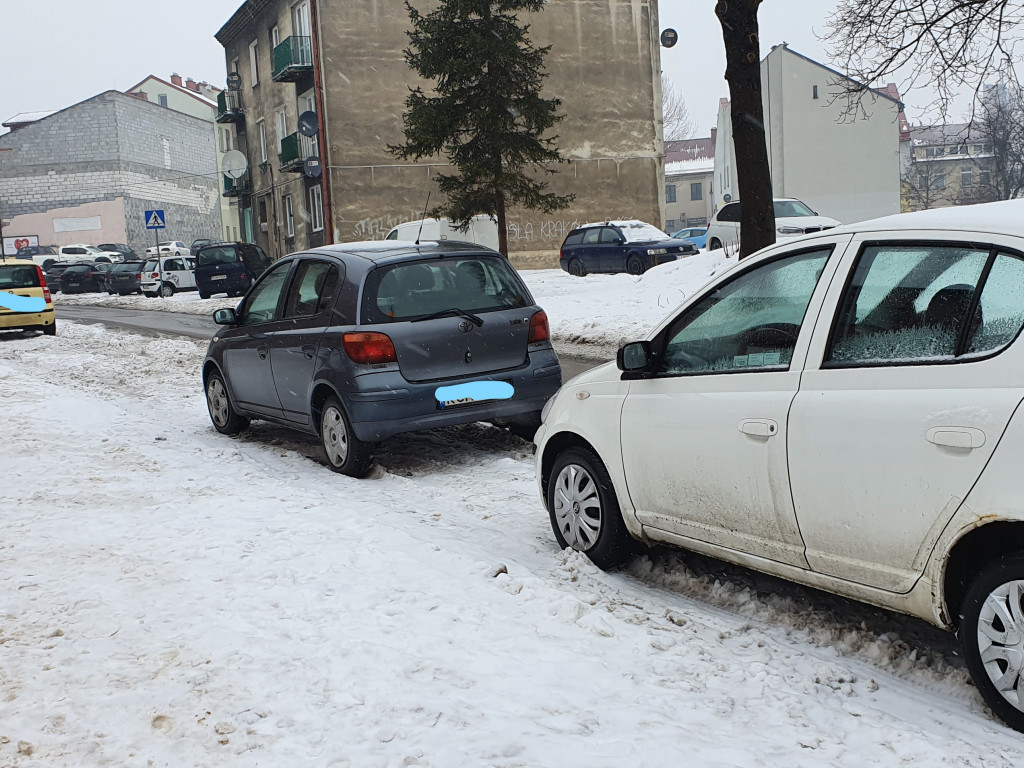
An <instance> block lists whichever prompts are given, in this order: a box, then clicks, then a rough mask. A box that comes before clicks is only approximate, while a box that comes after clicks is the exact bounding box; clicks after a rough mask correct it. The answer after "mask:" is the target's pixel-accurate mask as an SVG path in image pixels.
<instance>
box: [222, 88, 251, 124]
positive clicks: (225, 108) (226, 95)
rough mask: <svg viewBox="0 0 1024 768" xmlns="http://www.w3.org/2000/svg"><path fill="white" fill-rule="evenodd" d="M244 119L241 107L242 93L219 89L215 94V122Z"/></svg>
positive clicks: (239, 121) (231, 121)
mask: <svg viewBox="0 0 1024 768" xmlns="http://www.w3.org/2000/svg"><path fill="white" fill-rule="evenodd" d="M244 120H245V112H244V110H243V109H242V94H241V93H239V92H238V91H221V92H220V93H218V94H217V122H218V123H241V122H243V121H244Z"/></svg>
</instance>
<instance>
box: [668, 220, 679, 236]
mask: <svg viewBox="0 0 1024 768" xmlns="http://www.w3.org/2000/svg"><path fill="white" fill-rule="evenodd" d="M677 229H678V227H677V226H676V220H675V219H669V220H668V221H666V222H665V231H666V232H668V233H669V234H670V235H671V234H672V233H673V232H675V231H676V230H677Z"/></svg>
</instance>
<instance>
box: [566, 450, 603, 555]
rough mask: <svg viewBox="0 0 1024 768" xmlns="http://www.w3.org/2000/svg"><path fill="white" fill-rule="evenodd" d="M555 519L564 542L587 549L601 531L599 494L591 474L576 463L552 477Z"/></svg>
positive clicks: (580, 548) (579, 548)
mask: <svg viewBox="0 0 1024 768" xmlns="http://www.w3.org/2000/svg"><path fill="white" fill-rule="evenodd" d="M555 521H556V522H557V523H558V530H559V532H560V533H561V534H562V538H563V539H565V543H566V544H568V545H569V546H570V547H572V548H573V549H577V550H579V551H581V552H586V551H587V550H588V549H590V548H591V547H592V546H594V544H595V543H596V542H597V537H598V536H599V535H600V534H601V497H600V496H598V494H597V484H596V483H594V479H593V478H592V477H591V476H590V473H589V472H587V470H586V469H584V468H583V467H581V466H580V465H579V464H569V465H567V466H565V467H563V468H562V471H561V472H559V473H558V477H557V478H555Z"/></svg>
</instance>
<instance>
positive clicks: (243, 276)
mask: <svg viewBox="0 0 1024 768" xmlns="http://www.w3.org/2000/svg"><path fill="white" fill-rule="evenodd" d="M241 279H242V280H245V272H243V273H242V277H241Z"/></svg>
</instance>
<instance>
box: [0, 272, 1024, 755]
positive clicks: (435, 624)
mask: <svg viewBox="0 0 1024 768" xmlns="http://www.w3.org/2000/svg"><path fill="white" fill-rule="evenodd" d="M698 258H703V257H698ZM690 262H692V263H690ZM708 262H710V258H709V259H708ZM699 263H700V262H699V261H698V259H691V260H688V261H687V262H682V263H680V264H678V265H673V267H674V268H675V269H682V268H683V267H686V268H692V269H695V270H696V267H697V266H698V264H699ZM701 269H702V270H703V271H701V270H696V271H694V273H693V275H692V276H691V278H689V279H684V278H682V277H679V279H678V280H669V279H668V277H667V276H666V275H665V273H661V275H662V276H664V277H665V279H663V280H660V281H648V278H650V277H652V276H654V275H658V274H659V271H660V269H659V270H654V271H652V272H651V273H649V274H648V275H647V276H645V277H644V278H643V279H640V280H636V279H633V278H630V279H629V281H631V282H629V285H632V286H634V287H632V288H630V287H628V286H627V287H626V288H622V287H621V286H622V285H625V284H626V282H627V281H616V280H615V279H614V278H615V276H610V277H609V278H608V279H606V278H588V279H587V280H584V281H579V280H574V279H572V278H568V276H566V279H565V280H562V278H560V277H559V276H558V275H557V274H554V273H551V274H549V275H545V276H540V277H539V278H537V279H535V280H533V281H532V282H531V289H532V290H534V292H535V295H536V297H537V299H538V301H539V302H540V303H541V304H542V305H543V306H545V308H547V309H548V311H549V314H551V315H552V326H553V327H558V325H559V324H561V327H562V328H563V329H571V330H563V331H562V332H563V333H579V334H580V336H581V337H583V336H585V337H586V338H587V339H588V340H593V341H595V342H599V343H600V342H606V341H608V340H610V339H612V338H613V337H616V336H621V335H623V334H626V335H636V334H641V333H643V332H645V331H646V330H647V328H648V327H649V325H650V324H653V322H656V321H657V320H658V319H660V317H661V316H662V315H663V314H664V313H665V312H667V307H662V308H658V311H655V309H652V308H651V306H650V304H651V303H653V302H656V301H658V300H659V299H658V298H657V297H664V298H663V300H664V301H666V302H668V301H669V297H671V300H673V301H675V300H676V299H675V296H674V295H673V294H672V291H673V290H676V289H678V290H684V289H685V290H693V289H694V288H695V284H696V282H697V280H698V278H699V276H703V275H706V274H707V273H709V272H711V271H714V270H715V269H717V266H716V265H715V264H713V263H704V265H703V266H702V267H701ZM701 282H703V279H702V280H701ZM602 284H604V285H606V286H608V287H607V289H606V290H602V288H601V286H602ZM673 286H674V287H673ZM567 290H571V291H572V295H571V296H566V295H564V294H565V292H566V291H567ZM628 291H632V292H633V294H634V297H633V298H632V299H630V298H629V297H628V296H627V297H625V298H622V299H621V300H622V301H623V302H626V301H633V302H634V303H635V307H634V308H633V309H628V308H626V309H624V308H623V307H622V306H620V305H618V304H617V303H614V302H612V301H611V299H612V298H614V297H618V296H620V294H624V293H626V292H628ZM588 295H589V297H590V298H589V299H588V298H587V297H588ZM146 301H158V300H146ZM213 301H216V300H213ZM618 301H619V298H615V302H618ZM182 303H183V304H189V303H190V302H182ZM613 304H614V306H615V308H614V310H613V308H612V307H613ZM595 306H597V307H600V311H601V312H602V313H604V314H602V315H601V317H608V318H609V322H608V324H607V326H606V327H604V328H602V325H601V323H600V322H596V323H595V324H594V325H593V326H592V327H584V326H582V325H581V323H582V322H584V321H586V322H590V321H591V320H594V319H595V316H594V310H593V308H594V307H595ZM645 313H646V317H647V318H648V319H647V320H646V323H645V322H641V321H640V320H639V319H638V318H640V317H641V316H645ZM652 316H653V320H651V317H652ZM633 323H639V326H635V325H633ZM574 324H576V325H575V326H574ZM608 328H613V329H614V330H613V331H609V330H607V329H608ZM204 348H205V344H203V343H202V342H197V341H193V340H188V339H166V338H161V339H153V338H148V337H142V336H138V335H134V334H131V333H128V332H121V331H112V330H108V329H104V328H102V327H99V326H91V325H79V324H76V323H72V322H63V324H62V326H61V328H60V331H59V335H58V336H57V337H55V338H49V337H43V336H29V335H10V334H6V335H4V334H0V410H2V413H3V423H4V425H5V433H6V434H5V441H4V461H3V473H2V477H3V482H2V483H0V510H2V511H3V512H2V514H3V517H2V520H3V536H2V538H0V595H2V598H0V766H17V767H18V768H27V767H28V766H39V765H45V766H75V767H76V768H77V767H79V766H104V765H109V766H140V767H143V766H157V767H159V766H174V767H175V768H178V767H179V766H246V767H249V766H274V767H275V768H276V767H278V766H331V767H332V768H340V767H341V766H348V767H349V768H370V767H376V766H381V767H384V766H387V767H389V768H390V767H392V766H394V767H396V768H397V767H399V766H402V767H410V766H419V767H421V768H428V767H431V768H456V767H458V768H462V767H464V766H501V767H503V768H505V767H507V768H511V767H512V766H522V767H524V768H537V767H547V766H551V767H552V768H573V767H574V766H579V767H580V768H583V767H587V768H593V767H600V766H607V767H608V768H623V767H625V766H629V767H630V768H632V767H633V766H636V767H638V768H639V767H640V766H652V767H654V766H657V767H658V768H661V767H662V766H682V765H686V766H689V765H693V766H702V768H703V766H723V767H725V766H786V767H787V768H790V767H791V766H824V765H828V766H851V767H852V766H858V767H859V766H864V765H878V766H897V765H899V766H936V765H950V766H978V767H979V768H980V767H982V766H984V768H1002V767H1003V766H1005V767H1007V768H1009V767H1010V766H1020V765H1022V764H1024V742H1022V741H1021V739H1020V736H1019V735H1018V734H1016V733H1014V732H1012V731H1009V730H1007V729H1006V728H1004V727H1003V726H1002V725H1001V724H999V723H998V722H997V721H996V720H995V719H994V718H993V717H992V715H991V714H990V713H989V711H988V710H987V709H986V707H985V706H984V704H983V703H982V701H981V699H980V697H979V696H978V695H977V693H976V691H975V689H974V688H973V686H972V685H971V684H970V683H969V682H968V679H967V676H966V673H965V672H964V670H963V669H962V668H961V667H960V664H959V661H958V658H957V657H956V655H955V651H954V650H953V648H954V646H953V645H952V642H951V640H950V639H949V638H948V637H947V636H946V635H944V634H941V633H938V632H931V631H930V630H929V628H928V627H926V626H925V625H922V624H920V623H918V622H915V621H913V620H909V619H902V618H900V617H896V616H893V615H891V614H887V613H883V612H879V611H875V610H874V609H870V608H866V607H863V606H859V605H856V604H852V603H848V602H847V601H843V600H838V599H834V598H830V597H828V596H825V595H822V594H821V593H818V592H814V591H811V590H803V589H799V588H795V587H788V586H786V585H783V584H781V583H780V582H778V581H775V580H773V579H768V578H763V577H759V576H756V575H754V574H750V573H749V572H746V571H742V570H739V569H732V568H728V567H724V566H721V565H720V564H716V563H714V561H710V560H707V559H704V558H698V557H694V556H690V555H685V554H679V553H673V552H662V551H655V552H652V553H651V554H650V555H649V556H645V557H642V558H639V559H638V560H636V561H635V562H634V563H633V564H632V565H631V566H630V567H629V568H628V569H626V570H624V571H622V572H618V573H611V574H608V573H603V572H601V571H599V570H597V569H596V568H594V567H593V566H592V565H591V564H590V563H589V561H588V560H587V559H586V558H585V557H584V556H582V555H579V554H575V553H567V552H559V551H558V549H557V547H556V546H555V544H554V541H553V538H552V535H551V532H550V529H549V525H548V520H547V514H546V512H545V511H544V509H543V506H542V504H541V502H540V500H539V498H538V495H537V490H536V484H535V481H534V474H533V462H532V456H531V446H530V445H529V444H528V443H525V442H523V441H521V440H519V439H517V438H515V437H513V436H511V435H510V434H509V433H507V432H504V431H500V430H497V429H494V428H491V427H489V426H487V425H483V424H476V425H470V426H465V427H459V428H450V429H444V430H438V431H435V432H431V433H424V434H416V435H407V436H400V437H397V438H394V439H392V440H389V441H387V442H386V443H385V444H384V446H383V447H382V450H381V452H380V454H379V460H378V467H377V468H376V469H375V470H374V472H373V474H372V475H371V477H370V478H369V479H367V480H362V481H358V480H352V479H349V478H346V477H342V476H340V475H337V474H335V473H333V472H331V471H330V470H329V469H327V467H326V466H324V465H323V462H322V460H321V458H320V449H319V446H318V445H317V443H316V441H315V440H313V439H307V438H304V437H302V436H297V435H295V434H292V433H290V432H287V431H285V430H281V429H278V428H275V427H271V426H268V425H265V424H258V423H257V424H255V425H253V428H252V429H251V430H250V431H249V432H247V433H245V434H244V435H243V436H242V437H240V438H238V439H231V438H227V437H224V436H222V435H220V434H218V433H216V432H215V431H214V430H213V429H212V427H211V426H210V423H209V418H208V416H207V414H206V409H205V405H204V402H203V397H202V393H201V388H200V384H199V367H200V363H201V360H202V356H203V352H204Z"/></svg>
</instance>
